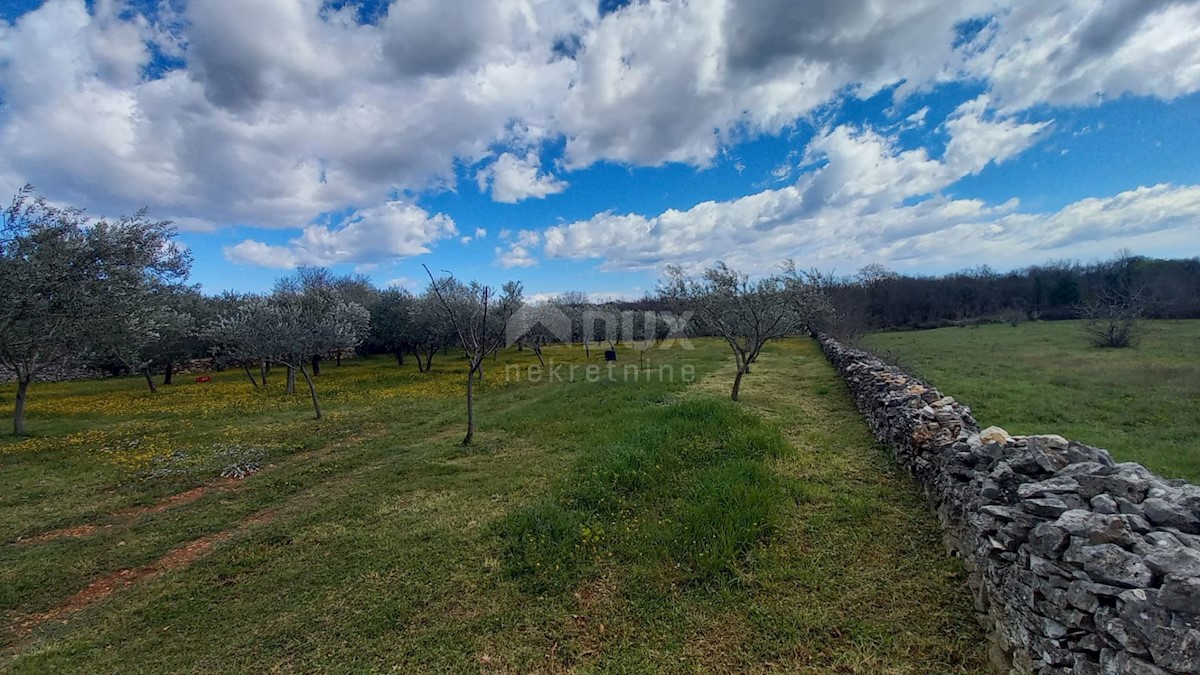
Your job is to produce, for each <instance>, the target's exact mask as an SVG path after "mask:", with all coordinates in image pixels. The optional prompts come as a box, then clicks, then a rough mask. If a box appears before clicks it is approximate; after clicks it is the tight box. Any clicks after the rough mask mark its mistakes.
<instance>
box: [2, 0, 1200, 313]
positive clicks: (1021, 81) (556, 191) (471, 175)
mask: <svg viewBox="0 0 1200 675" xmlns="http://www.w3.org/2000/svg"><path fill="white" fill-rule="evenodd" d="M748 7H749V5H748V4H746V3H733V2H727V1H726V0H693V2H690V3H686V4H684V3H680V2H668V1H650V2H634V3H628V2H612V1H611V0H605V1H604V2H600V3H599V4H596V3H595V2H593V1H588V2H584V1H583V0H579V1H571V0H561V1H556V2H542V3H536V2H528V1H525V0H512V1H511V2H508V1H506V2H498V3H493V4H491V5H488V7H487V9H485V10H480V9H479V6H478V5H477V4H475V3H471V2H467V1H466V0H462V1H460V0H441V1H439V2H434V1H433V0H398V1H397V2H393V3H381V2H372V3H368V4H357V3H352V2H339V3H336V4H329V3H325V4H322V3H320V2H318V1H317V0H238V1H236V2H235V1H234V0H210V1H208V2H204V3H188V2H183V1H181V0H176V1H175V2H170V3H164V4H162V5H159V4H158V3H153V4H139V3H122V2H116V1H99V0H98V1H96V2H89V3H84V2H81V1H79V0H51V1H50V2H46V3H44V4H43V3H40V2H13V1H12V0H9V2H5V3H0V19H2V20H3V22H2V23H0V188H2V189H6V190H8V191H14V190H15V189H16V188H17V187H19V186H20V185H21V184H24V183H25V182H31V183H33V184H35V185H36V186H37V187H38V188H39V190H40V191H41V192H42V193H43V194H44V195H45V196H47V198H49V199H51V200H54V201H57V202H62V203H70V204H75V205H79V206H83V207H86V208H88V210H89V212H90V213H93V214H96V215H117V214H120V213H125V212H130V211H133V210H135V209H137V208H138V207H140V206H143V205H146V206H149V207H150V209H151V213H152V215H154V216H157V217H161V218H170V219H172V220H175V221H176V222H177V223H178V225H179V227H180V229H181V234H180V238H181V240H182V241H184V242H185V243H186V244H187V245H188V246H189V248H190V249H191V250H192V252H193V255H194V258H195V266H194V269H193V279H194V281H196V282H198V283H201V284H202V285H203V287H204V289H205V290H206V291H209V292H217V291H220V290H225V289H236V290H245V291H261V290H266V289H268V288H269V287H270V285H271V283H272V282H273V280H274V279H275V278H276V277H277V276H279V275H281V274H284V273H286V272H287V270H288V269H289V268H290V267H292V266H294V265H297V264H320V265H328V266H331V267H333V268H334V269H336V270H339V271H358V272H362V273H364V274H367V275H368V276H370V277H371V278H372V279H373V280H374V281H375V282H376V283H378V284H379V285H381V286H382V285H387V284H389V283H397V284H401V285H408V286H412V287H414V288H419V287H420V286H421V285H422V279H423V276H424V271H423V269H422V264H427V265H429V266H430V267H431V268H434V269H435V270H437V269H448V270H452V271H453V272H455V273H456V274H457V275H458V276H460V277H471V278H476V279H479V280H481V281H485V282H493V283H497V282H500V281H503V280H505V279H510V278H518V279H522V280H523V281H524V282H525V284H526V287H527V289H528V292H529V293H531V294H549V293H554V292H559V291H565V290H576V289H577V290H585V291H588V292H590V293H593V294H595V295H597V296H608V295H623V296H637V295H640V294H641V293H642V292H644V291H647V290H651V289H652V288H653V287H654V284H655V280H656V278H657V277H658V275H659V274H660V272H661V270H662V268H663V267H664V266H665V265H668V264H681V265H684V266H685V267H691V268H695V267H698V266H702V265H705V264H710V263H712V262H714V261H715V260H718V259H723V260H726V261H727V262H729V263H731V264H732V265H734V266H737V267H739V268H741V269H745V270H747V271H749V272H752V273H761V272H765V271H768V270H770V269H771V268H772V267H773V266H774V265H776V264H778V263H779V262H781V261H782V260H783V259H784V258H787V257H791V258H794V259H795V260H796V262H797V263H798V264H799V265H800V266H802V267H816V268H820V269H823V270H826V271H828V270H834V271H837V272H840V273H852V272H853V271H854V270H856V269H857V268H858V267H861V266H863V265H865V264H868V263H872V262H882V263H884V264H886V265H888V266H889V267H892V268H893V269H896V270H898V271H902V272H908V273H938V272H945V271H950V270H954V269H960V268H964V267H975V266H978V265H983V264H987V265H991V266H992V267H994V268H997V269H1010V268H1014V267H1020V266H1024V265H1028V264H1031V263H1035V262H1039V261H1043V260H1049V259H1058V258H1078V259H1083V260H1088V259H1092V258H1097V257H1108V256H1109V255H1111V254H1113V253H1114V252H1116V251H1117V250H1119V249H1122V248H1129V249H1131V250H1133V251H1134V252H1136V253H1141V254H1146V255H1155V256H1170V257H1183V256H1186V257H1191V256H1196V255H1200V236H1197V235H1198V234H1200V161H1197V159H1196V158H1197V157H1200V140H1198V139H1200V134H1198V133H1197V132H1198V131H1200V41H1197V40H1195V39H1194V35H1196V34H1198V33H1200V5H1198V4H1197V3H1194V2H1170V1H1157V2H1143V1H1141V0H1138V1H1136V2H1135V1H1133V0H1125V1H1120V0H1118V1H1110V2H1104V3H1097V2H1092V1H1086V2H1085V1H1083V0H1078V1H1076V0H1055V1H1048V2H1043V3H1038V4H1037V5H1036V6H1033V5H1031V4H1030V3H1016V2H1013V3H1006V2H992V1H989V2H977V3H976V2H941V1H939V0H919V1H916V2H912V3H904V6H902V7H901V6H897V4H896V3H878V2H872V1H869V0H854V1H850V2H839V3H831V2H821V1H817V0H805V1H796V0H766V1H764V2H761V3H757V4H755V6H754V7H753V11H750V10H749V9H748Z"/></svg>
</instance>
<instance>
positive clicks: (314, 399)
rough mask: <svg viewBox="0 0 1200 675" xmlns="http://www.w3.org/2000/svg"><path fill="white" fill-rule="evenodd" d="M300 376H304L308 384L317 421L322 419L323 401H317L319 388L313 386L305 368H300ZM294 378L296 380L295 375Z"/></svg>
mask: <svg viewBox="0 0 1200 675" xmlns="http://www.w3.org/2000/svg"><path fill="white" fill-rule="evenodd" d="M300 374H301V375H303V376H304V381H305V382H307V383H308V393H309V395H311V396H312V402H313V412H315V413H316V415H317V419H321V401H319V400H318V399H317V388H316V387H315V386H313V381H312V377H310V376H309V374H308V371H307V370H305V369H304V366H300ZM292 377H293V379H294V378H295V375H293V376H292Z"/></svg>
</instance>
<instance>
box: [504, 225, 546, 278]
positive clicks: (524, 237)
mask: <svg viewBox="0 0 1200 675" xmlns="http://www.w3.org/2000/svg"><path fill="white" fill-rule="evenodd" d="M504 234H505V233H504V232H501V238H502V239H505V240H508V241H509V242H510V243H509V245H508V248H507V249H506V248H502V247H500V246H497V247H496V263H497V264H498V265H500V266H501V267H503V268H505V269H511V268H513V267H533V266H534V265H537V263H538V261H537V258H536V257H534V254H533V249H534V248H536V247H537V246H538V245H539V244H540V243H541V241H542V233H541V232H538V231H536V230H520V231H519V232H517V233H516V235H515V237H514V236H508V237H506V236H504Z"/></svg>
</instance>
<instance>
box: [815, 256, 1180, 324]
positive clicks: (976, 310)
mask: <svg viewBox="0 0 1200 675" xmlns="http://www.w3.org/2000/svg"><path fill="white" fill-rule="evenodd" d="M821 283H822V285H823V286H824V287H825V289H826V292H827V293H828V294H829V296H830V298H831V300H832V302H833V305H834V306H835V307H836V308H837V310H838V312H839V314H841V321H842V322H843V323H844V324H846V325H843V326H842V329H843V331H846V332H857V331H861V330H878V329H900V328H937V327H942V326H953V325H964V324H972V323H980V322H991V321H1008V322H1014V323H1015V322H1017V321H1022V320H1039V319H1041V320H1058V319H1074V318H1078V317H1079V313H1080V307H1081V306H1082V305H1083V304H1085V303H1088V302H1090V301H1092V300H1093V299H1094V298H1097V297H1101V296H1106V295H1114V294H1117V295H1121V296H1123V297H1129V298H1134V299H1136V301H1137V302H1138V304H1139V306H1140V314H1141V316H1143V317H1145V318H1155V319H1196V318H1200V258H1190V259H1182V260H1158V259H1155V258H1146V257H1140V256H1134V255H1130V254H1119V255H1118V256H1116V257H1115V258H1113V259H1111V260H1107V261H1104V262H1096V263H1090V264H1081V263H1079V262H1076V261H1070V260H1063V261H1055V262H1050V263H1046V264H1042V265H1034V266H1031V267H1026V268H1024V269H1020V270H1014V271H1012V272H1005V273H1000V272H996V271H995V270H992V269H991V268H989V267H987V266H982V267H976V268H973V269H967V270H962V271H960V272H955V273H952V274H946V275H944V276H916V277H913V276H905V275H901V274H896V273H895V272H892V271H890V270H888V269H887V268H885V267H883V266H882V265H868V266H867V267H864V268H863V269H862V270H860V271H859V272H858V274H856V275H854V276H852V277H841V278H833V277H825V278H823V279H821Z"/></svg>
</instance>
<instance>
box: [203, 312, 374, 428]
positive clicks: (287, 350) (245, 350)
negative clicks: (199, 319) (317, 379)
mask: <svg viewBox="0 0 1200 675" xmlns="http://www.w3.org/2000/svg"><path fill="white" fill-rule="evenodd" d="M369 326H370V314H369V313H368V312H367V310H366V309H365V308H364V307H363V306H362V305H360V304H358V303H355V302H345V301H343V300H341V299H340V298H335V299H333V300H330V299H328V298H322V299H320V300H313V298H311V297H305V294H304V293H291V292H278V293H276V294H274V295H272V296H270V297H260V296H256V297H251V298H250V299H248V300H247V301H246V302H245V303H243V304H242V305H241V306H240V307H238V308H237V311H235V312H233V313H232V314H229V315H224V316H221V317H220V318H218V319H217V321H216V322H214V323H213V324H212V325H211V326H210V327H209V329H208V334H209V336H210V339H212V341H213V342H214V344H215V347H214V349H216V350H217V351H218V352H222V353H224V354H225V355H227V356H228V357H229V358H231V359H233V360H237V361H241V362H254V361H260V362H262V361H265V362H268V363H275V364H278V365H281V366H284V367H285V368H287V369H288V373H289V383H288V384H289V386H288V393H289V394H290V393H293V392H294V390H295V387H294V378H295V373H296V372H297V371H299V373H300V374H301V375H302V376H303V377H304V381H305V383H306V384H307V385H308V393H309V395H310V396H311V397H312V404H313V412H314V413H315V415H316V418H317V419H321V402H320V399H318V397H317V388H316V385H315V384H314V383H313V378H312V375H311V374H310V373H309V371H308V365H309V362H310V359H312V357H313V356H314V355H319V354H327V353H329V352H331V351H333V350H335V349H352V348H353V347H355V346H356V345H357V344H358V343H359V342H360V341H361V340H362V339H363V336H365V335H366V334H367V331H368V329H369Z"/></svg>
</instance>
